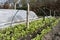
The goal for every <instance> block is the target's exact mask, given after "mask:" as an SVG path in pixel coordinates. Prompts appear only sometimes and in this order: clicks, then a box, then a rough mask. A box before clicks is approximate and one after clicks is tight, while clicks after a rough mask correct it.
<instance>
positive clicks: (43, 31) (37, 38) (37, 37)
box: [32, 19, 60, 40]
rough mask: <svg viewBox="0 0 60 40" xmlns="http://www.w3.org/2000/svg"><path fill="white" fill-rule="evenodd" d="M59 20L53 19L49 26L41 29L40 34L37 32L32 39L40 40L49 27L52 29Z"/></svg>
mask: <svg viewBox="0 0 60 40" xmlns="http://www.w3.org/2000/svg"><path fill="white" fill-rule="evenodd" d="M59 21H60V19H58V20H55V22H53V23H52V24H51V25H50V27H47V28H46V29H43V30H42V31H41V34H40V35H39V34H37V36H36V37H35V38H33V39H32V40H42V38H43V37H44V35H45V34H47V33H48V32H49V31H51V29H52V28H53V27H55V26H56V25H57V24H58V22H59Z"/></svg>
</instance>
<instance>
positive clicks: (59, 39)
mask: <svg viewBox="0 0 60 40" xmlns="http://www.w3.org/2000/svg"><path fill="white" fill-rule="evenodd" d="M42 40H60V22H59V23H58V24H57V26H55V27H54V28H52V30H51V31H50V32H49V33H47V34H46V35H45V36H44V37H43V38H42Z"/></svg>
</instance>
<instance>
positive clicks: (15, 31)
mask: <svg viewBox="0 0 60 40" xmlns="http://www.w3.org/2000/svg"><path fill="white" fill-rule="evenodd" d="M53 20H55V18H54V17H51V18H45V21H43V18H42V19H40V20H36V21H32V22H30V25H29V29H28V28H27V27H26V25H25V24H18V25H15V26H13V27H8V28H5V29H2V30H0V40H18V39H19V38H21V37H24V36H26V35H27V34H29V33H31V34H32V33H33V32H34V31H36V30H37V29H38V28H41V27H43V26H44V25H45V24H48V23H50V22H51V21H53ZM30 36H31V35H30Z"/></svg>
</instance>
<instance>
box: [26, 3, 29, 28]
mask: <svg viewBox="0 0 60 40" xmlns="http://www.w3.org/2000/svg"><path fill="white" fill-rule="evenodd" d="M27 6H28V9H27V17H26V19H27V20H26V26H27V28H29V3H27Z"/></svg>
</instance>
